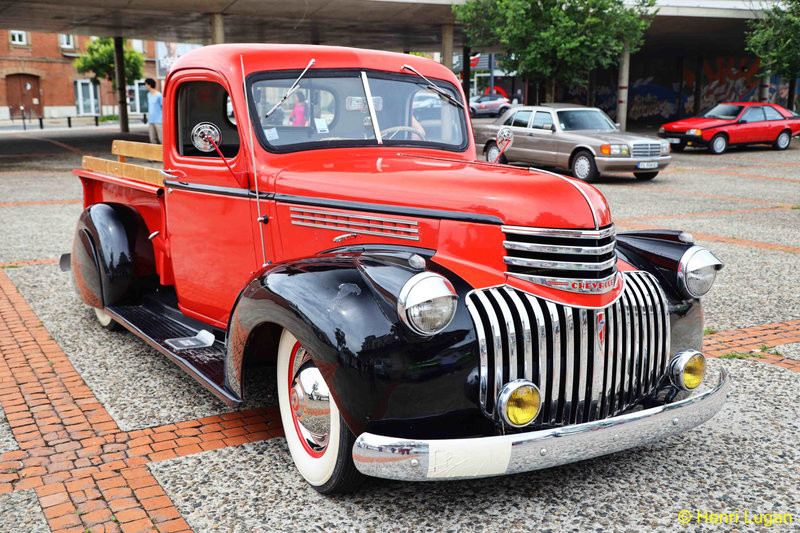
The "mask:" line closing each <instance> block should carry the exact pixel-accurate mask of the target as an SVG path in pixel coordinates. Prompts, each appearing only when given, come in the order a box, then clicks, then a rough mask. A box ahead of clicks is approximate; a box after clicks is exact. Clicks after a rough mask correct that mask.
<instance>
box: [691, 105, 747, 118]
mask: <svg viewBox="0 0 800 533" xmlns="http://www.w3.org/2000/svg"><path fill="white" fill-rule="evenodd" d="M743 107H744V106H740V105H733V104H717V105H715V106H714V107H712V108H711V109H709V110H708V111H706V112H705V113H702V114H701V115H700V116H701V117H705V118H722V119H725V120H733V119H735V118H736V117H738V116H739V113H741V112H742V108H743Z"/></svg>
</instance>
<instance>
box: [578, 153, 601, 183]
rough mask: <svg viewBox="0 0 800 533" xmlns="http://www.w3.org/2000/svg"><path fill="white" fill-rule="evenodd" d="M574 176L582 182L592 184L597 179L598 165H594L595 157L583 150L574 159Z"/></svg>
mask: <svg viewBox="0 0 800 533" xmlns="http://www.w3.org/2000/svg"><path fill="white" fill-rule="evenodd" d="M572 175H573V176H574V177H576V178H578V179H579V180H581V181H587V182H591V181H594V180H595V179H597V176H598V172H597V165H595V163H594V156H593V155H592V154H591V153H590V152H588V151H586V150H581V151H580V152H578V153H577V154H576V155H575V157H574V158H573V159H572Z"/></svg>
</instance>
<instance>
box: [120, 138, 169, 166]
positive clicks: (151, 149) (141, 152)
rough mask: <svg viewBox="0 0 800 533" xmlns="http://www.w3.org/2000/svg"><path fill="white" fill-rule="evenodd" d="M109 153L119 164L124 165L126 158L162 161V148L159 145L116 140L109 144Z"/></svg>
mask: <svg viewBox="0 0 800 533" xmlns="http://www.w3.org/2000/svg"><path fill="white" fill-rule="evenodd" d="M111 153H112V154H114V155H115V156H117V160H118V161H119V162H120V163H124V162H125V159H126V158H127V157H136V158H138V159H149V160H150V161H164V147H163V145H160V144H150V143H140V142H134V141H120V140H116V141H114V142H113V143H111Z"/></svg>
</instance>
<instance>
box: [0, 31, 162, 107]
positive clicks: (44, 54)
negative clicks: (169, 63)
mask: <svg viewBox="0 0 800 533" xmlns="http://www.w3.org/2000/svg"><path fill="white" fill-rule="evenodd" d="M73 39H74V43H75V45H76V49H64V48H61V46H60V44H59V36H58V34H55V33H35V32H28V44H27V45H26V46H16V45H12V44H11V37H10V33H9V31H8V30H0V108H2V109H7V108H8V95H7V94H6V83H5V77H6V76H8V75H10V74H33V75H35V76H38V77H39V88H40V90H41V97H40V100H41V102H42V104H43V106H44V108H47V107H54V106H72V107H73V108H74V106H75V89H74V85H73V82H74V81H75V80H78V79H83V78H90V77H91V76H90V75H88V74H78V71H77V70H76V69H75V67H74V66H73V64H72V63H73V61H74V60H75V57H76V56H77V55H78V54H79V53H80V52H85V50H86V45H87V43H88V42H89V37H84V36H78V35H75V36H73ZM144 46H145V56H146V57H147V58H148V59H152V58H154V57H155V43H154V42H152V41H145V43H144ZM155 71H156V68H155V61H154V60H152V61H151V60H148V61H145V68H144V77H145V78H147V77H153V78H154V77H155ZM99 92H100V103H101V105H103V106H109V105H115V104H116V100H117V98H116V94H115V93H114V91H113V90H112V88H111V83H110V82H108V81H103V82H101V84H100V91H99ZM76 113H77V110H76V111H74V112H72V113H71V114H72V115H75V114H76ZM45 114H46V115H47V113H46V109H45ZM0 116H2V115H0Z"/></svg>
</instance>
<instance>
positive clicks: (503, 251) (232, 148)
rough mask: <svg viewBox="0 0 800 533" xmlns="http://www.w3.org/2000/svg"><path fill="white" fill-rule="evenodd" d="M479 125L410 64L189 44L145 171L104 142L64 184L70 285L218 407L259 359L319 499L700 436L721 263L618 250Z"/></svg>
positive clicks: (584, 202) (720, 390)
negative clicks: (72, 211) (431, 102)
mask: <svg viewBox="0 0 800 533" xmlns="http://www.w3.org/2000/svg"><path fill="white" fill-rule="evenodd" d="M420 94H424V95H426V96H424V97H420V96H419V95H420ZM428 95H434V96H435V97H436V98H439V99H440V100H441V106H437V111H436V112H435V113H431V111H430V109H429V108H428V107H430V106H428V107H426V109H425V113H424V114H418V113H416V111H417V109H416V107H415V102H417V103H419V102H425V101H426V100H427V99H429V98H430V96H428ZM471 131H472V128H471V127H470V118H469V112H468V107H467V104H466V100H465V98H464V94H463V92H462V90H461V88H460V87H459V84H458V80H457V79H456V77H455V76H454V75H453V73H452V72H450V71H449V70H448V69H446V68H445V67H443V66H441V65H439V64H437V63H435V62H433V61H430V60H427V59H424V58H420V57H414V56H410V55H403V54H395V53H387V52H377V51H368V50H355V49H347V48H335V47H323V46H278V45H220V46H211V47H206V48H201V49H198V50H195V51H192V52H190V53H188V54H186V55H185V56H183V57H181V58H180V59H179V60H178V61H177V62H176V63H175V64H174V66H173V68H172V69H171V71H170V72H169V75H168V77H167V80H166V89H165V93H164V145H163V151H162V147H161V146H157V145H146V144H140V143H129V142H128V143H126V142H121V141H115V143H114V146H113V149H112V152H113V153H115V154H116V155H118V156H119V157H118V160H117V161H112V160H108V159H98V158H93V157H86V158H85V159H84V163H83V168H81V169H78V170H75V174H76V175H77V176H78V177H79V178H80V180H81V182H82V184H83V190H84V206H85V210H84V212H83V214H82V215H81V217H80V219H79V221H78V224H77V229H76V233H75V241H74V246H73V250H72V253H71V254H69V255H67V256H65V257H64V261H63V265H64V267H65V268H68V267H71V269H72V272H73V276H74V280H75V283H76V286H77V289H78V291H79V293H80V295H81V296H82V298H83V300H84V302H85V303H86V304H87V305H89V306H90V307H92V308H94V312H95V313H96V315H97V318H98V320H99V321H100V324H101V325H103V326H105V327H109V328H113V327H119V326H123V327H125V328H127V329H128V330H130V331H131V332H133V333H135V334H136V335H138V336H140V337H142V338H143V339H144V340H145V341H146V342H148V343H149V344H150V345H152V346H153V347H154V348H155V349H157V350H159V351H161V352H163V353H164V354H165V355H166V356H167V357H169V358H170V359H172V360H173V361H174V362H175V363H176V364H178V365H179V366H181V367H182V368H183V369H185V370H186V371H187V372H188V373H189V374H191V375H192V376H193V377H195V378H196V379H197V380H198V381H199V382H200V383H201V384H202V385H204V386H205V387H207V388H208V389H210V390H211V391H212V392H213V393H214V394H216V395H217V396H218V397H219V398H220V399H221V400H223V401H224V402H227V403H228V404H229V405H231V406H236V405H239V404H240V403H241V402H242V398H243V397H244V395H245V394H246V393H247V391H245V390H243V375H244V374H245V373H246V372H247V371H248V368H249V367H250V365H251V364H254V363H259V362H260V363H264V362H268V363H271V364H275V365H276V366H277V376H278V378H277V379H278V383H277V391H278V397H279V404H280V413H281V417H282V421H283V426H284V429H285V432H286V440H287V443H288V446H289V449H290V450H291V453H292V457H293V459H294V462H295V464H296V465H297V468H298V470H299V471H300V473H301V474H302V475H303V477H304V478H305V479H306V480H308V482H309V483H310V484H311V485H312V486H314V487H315V488H316V489H317V490H319V491H321V492H324V493H330V492H336V491H344V490H348V489H352V488H353V487H354V486H356V485H357V483H358V482H359V480H360V479H361V476H362V475H363V474H366V475H371V476H378V477H384V478H394V479H404V480H428V479H459V478H471V477H481V476H493V475H501V474H510V473H515V472H522V471H528V470H534V469H538V468H547V467H550V466H554V465H559V464H563V463H567V462H571V461H577V460H581V459H585V458H588V457H594V456H597V455H601V454H606V453H612V452H614V451H617V450H622V449H626V448H630V447H633V446H638V445H640V444H643V443H646V442H650V441H652V440H654V439H658V438H663V437H665V436H668V435H671V434H674V433H677V432H682V431H685V430H687V429H689V428H692V427H694V426H696V425H698V424H700V423H702V422H704V421H705V420H707V419H708V418H710V417H711V416H713V415H714V414H715V413H716V412H717V411H718V410H719V409H720V408H721V406H722V404H723V402H724V398H725V394H726V391H727V389H728V387H729V382H728V380H727V379H726V375H725V373H724V371H723V372H722V373H721V375H720V378H719V382H718V383H711V384H710V385H709V386H708V387H707V390H705V391H703V392H702V393H699V392H698V391H697V390H694V389H695V388H696V387H697V386H698V385H699V384H700V382H701V381H702V380H703V379H704V376H705V372H706V364H705V359H704V357H703V355H702V354H701V353H700V352H699V351H698V350H699V349H700V347H701V343H702V330H703V314H702V308H701V304H700V300H699V298H700V297H701V296H702V295H703V294H705V293H706V292H707V291H708V290H709V289H710V288H711V285H712V284H713V282H714V279H715V277H716V273H717V271H718V270H719V269H720V268H721V267H722V264H721V263H720V262H719V261H718V260H717V259H716V258H715V257H714V255H713V254H712V253H711V252H709V251H708V250H706V249H705V248H702V247H700V246H696V245H695V244H694V243H693V241H692V237H691V235H689V234H686V233H683V232H677V231H666V230H665V231H641V232H635V233H620V234H617V233H616V231H615V227H614V224H613V221H612V218H611V212H610V210H609V207H608V204H607V203H606V200H605V199H604V198H603V196H602V195H601V194H600V193H599V192H598V191H597V190H596V189H594V188H593V187H592V186H590V185H588V184H585V183H582V182H580V181H577V180H574V179H571V178H567V177H564V176H560V175H557V174H552V173H547V172H541V171H538V170H530V169H526V168H518V167H512V166H507V165H498V164H494V163H491V162H481V161H478V160H477V156H476V150H475V144H474V141H473V138H472V134H471ZM130 157H140V158H144V159H149V160H151V161H152V160H155V161H161V160H163V167H159V168H156V167H155V166H153V165H152V164H149V165H148V164H133V163H131V162H130V161H128V158H130Z"/></svg>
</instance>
